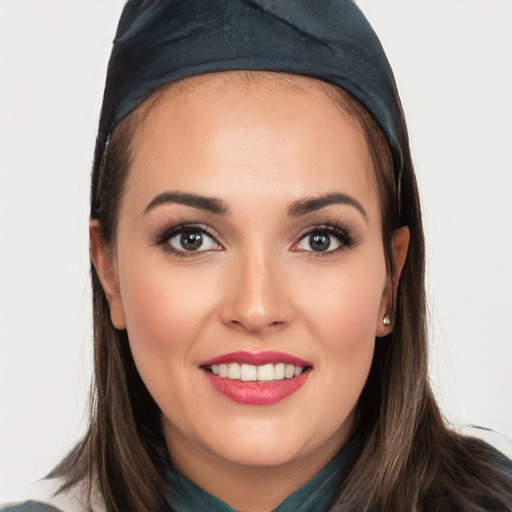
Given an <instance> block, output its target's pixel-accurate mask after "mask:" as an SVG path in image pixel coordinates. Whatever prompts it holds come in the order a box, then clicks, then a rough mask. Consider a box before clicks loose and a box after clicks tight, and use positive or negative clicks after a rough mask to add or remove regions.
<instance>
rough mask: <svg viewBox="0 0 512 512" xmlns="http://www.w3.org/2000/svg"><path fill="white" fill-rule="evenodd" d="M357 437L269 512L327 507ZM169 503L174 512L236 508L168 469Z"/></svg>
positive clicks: (310, 511) (225, 511)
mask: <svg viewBox="0 0 512 512" xmlns="http://www.w3.org/2000/svg"><path fill="white" fill-rule="evenodd" d="M357 446H358V443H357V440H356V438H353V439H352V440H351V441H349V443H348V444H347V445H346V446H345V447H344V448H343V449H342V450H341V451H340V453H338V455H336V457H334V459H333V460H332V461H331V462H329V464H327V466H325V467H324V468H323V469H322V470H321V471H320V472H319V473H317V474H316V475H315V476H314V477H313V478H311V479H310V480H308V481H307V482H306V483H305V484H304V485H303V486H302V487H299V489H297V490H296V491H295V492H294V493H293V494H291V495H290V496H288V498H286V499H285V500H284V501H283V502H282V503H281V504H280V505H279V506H278V507H277V508H275V509H274V510H273V511H272V512H322V511H325V510H327V506H328V505H329V502H330V501H331V499H332V497H333V495H334V492H335V490H336V487H337V486H338V484H339V482H340V480H341V477H342V476H343V473H344V472H345V471H346V469H347V467H348V465H349V464H350V463H351V462H352V461H353V459H354V456H355V453H356V450H357ZM169 480H170V482H169V483H170V484H171V487H172V499H171V500H170V501H171V504H172V507H173V509H174V510H175V511H176V512H204V511H208V512H238V511H236V510H235V509H233V508H231V507H230V506H229V505H227V504H226V503H224V502H223V501H221V500H219V499H218V498H216V497H215V496H212V495H211V494H209V493H207V492H206V491H204V490H203V489H201V488H200V487H198V486H197V485H196V484H194V483H193V482H191V481H190V480H188V479H187V478H185V477H184V476H182V475H180V474H178V473H176V472H172V473H169Z"/></svg>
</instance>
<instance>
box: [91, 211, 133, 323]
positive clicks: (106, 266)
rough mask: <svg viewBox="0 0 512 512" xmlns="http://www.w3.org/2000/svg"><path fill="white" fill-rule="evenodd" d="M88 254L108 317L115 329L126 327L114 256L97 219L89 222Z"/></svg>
mask: <svg viewBox="0 0 512 512" xmlns="http://www.w3.org/2000/svg"><path fill="white" fill-rule="evenodd" d="M89 254H90V257H91V261H92V263H93V265H94V268H95V269H96V273H97V274H98V277H99V279H100V282H101V286H102V287H103V291H104V292H105V296H106V297H107V301H108V305H109V308H110V319H111V320H112V323H113V324H114V327H115V328H116V329H126V322H125V318H124V311H123V305H122V302H121V295H120V293H119V284H118V280H117V271H116V263H115V258H114V255H113V254H112V251H110V250H109V249H108V248H107V247H106V246H105V243H104V241H103V237H102V235H101V228H100V224H99V222H98V221H97V220H91V221H90V222H89Z"/></svg>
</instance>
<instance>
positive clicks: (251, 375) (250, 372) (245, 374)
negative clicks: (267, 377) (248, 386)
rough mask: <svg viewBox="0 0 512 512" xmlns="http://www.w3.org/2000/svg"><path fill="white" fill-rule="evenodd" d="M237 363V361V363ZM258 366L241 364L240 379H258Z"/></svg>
mask: <svg viewBox="0 0 512 512" xmlns="http://www.w3.org/2000/svg"><path fill="white" fill-rule="evenodd" d="M235 364H236V363H235ZM257 377H258V368H257V367H256V366H253V365H252V364H242V365H241V366H240V380H258V378H257Z"/></svg>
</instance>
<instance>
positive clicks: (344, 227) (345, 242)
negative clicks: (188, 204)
mask: <svg viewBox="0 0 512 512" xmlns="http://www.w3.org/2000/svg"><path fill="white" fill-rule="evenodd" d="M184 231H191V232H194V231H196V232H198V233H202V234H205V235H207V236H208V237H209V238H211V239H212V240H213V241H214V243H215V244H216V245H218V246H219V247H220V248H222V245H221V244H220V243H219V242H217V240H216V239H217V235H216V233H215V232H214V231H213V230H212V229H211V228H209V227H208V226H205V225H202V224H194V223H191V224H186V223H185V224H179V225H177V226H176V225H173V226H170V227H165V228H163V229H161V230H160V231H158V232H157V233H156V235H155V236H154V238H153V240H152V242H153V245H155V246H162V247H164V249H165V250H166V251H168V252H170V253H171V254H172V255H173V256H178V257H190V256H197V254H201V253H205V252H209V251H208V250H203V251H186V250H177V249H175V248H173V247H171V245H170V243H169V242H170V240H171V239H172V238H174V237H175V236H177V235H180V234H182V233H183V232H184ZM317 233H320V234H322V233H324V234H327V235H328V236H333V237H334V238H336V240H337V241H338V242H339V243H340V245H339V247H337V248H335V249H331V250H325V251H308V250H301V249H298V250H295V251H294V252H300V253H312V254H313V255H314V256H315V257H322V256H326V255H329V254H333V253H336V252H340V251H343V250H346V249H352V248H354V247H355V246H356V245H357V239H356V237H354V236H353V235H352V228H351V227H350V225H349V224H348V223H345V222H327V223H325V224H318V225H315V226H311V227H309V228H307V230H306V231H305V232H304V233H302V234H301V235H299V237H298V240H297V242H294V244H293V247H295V246H297V245H298V244H300V243H301V242H302V241H303V240H305V239H306V238H307V237H309V236H312V235H314V234H317ZM214 250H220V249H214ZM292 250H293V249H292Z"/></svg>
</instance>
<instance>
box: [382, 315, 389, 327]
mask: <svg viewBox="0 0 512 512" xmlns="http://www.w3.org/2000/svg"><path fill="white" fill-rule="evenodd" d="M382 323H383V324H384V325H385V326H388V325H391V318H389V315H386V316H385V317H384V318H383V319H382Z"/></svg>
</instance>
